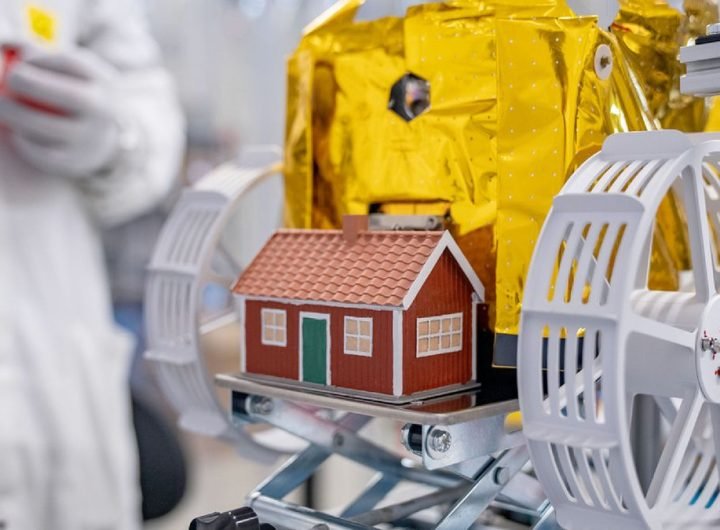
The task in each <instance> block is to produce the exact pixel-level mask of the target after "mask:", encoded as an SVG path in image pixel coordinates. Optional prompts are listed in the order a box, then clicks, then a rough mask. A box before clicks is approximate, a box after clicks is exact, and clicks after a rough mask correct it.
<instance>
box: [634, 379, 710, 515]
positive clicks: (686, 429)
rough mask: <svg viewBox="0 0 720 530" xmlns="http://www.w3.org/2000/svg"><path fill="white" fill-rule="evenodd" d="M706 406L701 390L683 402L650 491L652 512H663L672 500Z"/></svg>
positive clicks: (649, 499)
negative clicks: (673, 490) (674, 488)
mask: <svg viewBox="0 0 720 530" xmlns="http://www.w3.org/2000/svg"><path fill="white" fill-rule="evenodd" d="M704 403H705V402H704V400H703V397H702V395H701V394H700V392H699V391H698V390H693V391H692V392H690V393H689V394H688V396H687V397H685V399H683V402H682V405H681V406H680V410H678V412H677V418H676V419H675V422H674V423H673V425H672V429H671V430H670V435H669V436H668V440H667V442H666V444H665V449H663V452H662V455H661V456H660V461H659V462H658V465H657V469H656V470H655V474H654V476H653V479H652V482H651V483H650V488H649V489H648V494H647V502H648V505H649V506H650V507H651V508H655V507H660V508H663V507H664V506H665V505H666V503H667V501H668V500H669V499H670V495H671V493H672V488H673V485H674V483H675V479H676V477H677V475H678V472H679V470H680V464H681V463H682V460H683V457H684V456H685V451H686V450H687V448H688V445H689V443H690V439H691V437H692V435H693V432H694V431H695V426H696V424H697V421H698V418H699V416H700V412H701V411H702V407H703V404H704Z"/></svg>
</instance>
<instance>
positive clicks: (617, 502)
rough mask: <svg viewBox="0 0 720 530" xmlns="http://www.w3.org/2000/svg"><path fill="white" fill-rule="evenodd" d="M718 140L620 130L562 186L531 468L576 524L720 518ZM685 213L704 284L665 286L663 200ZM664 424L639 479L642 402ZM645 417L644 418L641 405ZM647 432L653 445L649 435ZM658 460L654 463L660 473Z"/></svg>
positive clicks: (543, 280)
mask: <svg viewBox="0 0 720 530" xmlns="http://www.w3.org/2000/svg"><path fill="white" fill-rule="evenodd" d="M718 161H720V136H718V135H685V134H682V133H679V132H677V131H653V132H647V133H630V134H621V135H614V136H611V137H610V138H608V140H607V141H606V142H605V145H604V146H603V149H602V151H601V152H600V153H598V154H597V155H596V156H594V157H593V158H591V159H590V160H589V161H588V162H586V163H585V164H584V165H583V166H582V167H581V168H580V169H579V170H578V171H577V172H576V173H575V174H574V175H573V177H572V178H571V179H570V180H569V181H568V183H567V184H566V185H565V187H564V188H563V190H562V191H561V193H560V194H559V195H558V196H557V197H556V198H555V201H554V203H553V207H552V210H551V211H550V213H549V215H548V217H547V219H546V221H545V225H544V227H543V229H542V233H541V236H540V238H539V241H538V244H537V246H536V248H535V252H534V256H533V260H532V263H531V266H530V271H529V274H528V277H527V282H526V289H525V298H524V300H523V309H522V318H521V327H520V340H519V352H518V355H519V357H518V384H519V391H520V406H521V410H522V414H523V423H524V431H525V434H526V436H527V439H528V444H529V449H530V454H531V458H532V462H533V465H534V467H535V470H536V473H537V475H538V478H539V479H540V482H541V483H542V484H543V487H544V488H545V490H546V493H547V495H548V498H549V499H550V501H551V502H552V503H553V505H554V507H555V509H556V512H557V517H558V522H559V523H560V525H561V526H563V528H566V529H568V530H608V529H612V530H625V529H628V530H631V529H632V530H634V529H638V530H639V529H652V530H661V529H671V528H672V529H675V528H678V529H679V528H683V529H693V530H696V529H703V528H717V527H718V526H720V498H719V497H720V495H719V494H720V482H719V479H718V465H717V464H718V457H719V455H720V408H719V407H720V353H717V352H720V340H718V339H720V296H719V295H718V285H719V283H718V280H719V278H720V274H718V269H717V258H716V256H717V254H716V250H717V249H716V245H715V243H714V241H713V235H715V236H717V235H719V234H720V218H719V217H718V213H719V209H718V206H719V204H720V193H719V190H720V181H718V177H717V175H718V174H719V173H718V167H719V166H718ZM671 190H672V192H673V193H674V196H675V197H676V198H677V200H679V201H680V202H682V204H683V210H684V212H685V215H686V217H687V231H688V235H689V241H690V247H691V248H690V250H691V252H690V253H691V260H692V277H693V280H694V281H693V282H689V283H692V285H691V286H690V287H689V289H688V290H679V291H675V292H669V291H668V292H664V291H651V290H650V289H649V288H648V272H649V269H650V261H651V255H652V252H651V247H652V241H653V233H654V230H655V227H656V216H657V212H658V209H659V208H660V205H661V201H663V199H664V198H665V197H666V196H667V195H668V193H669V192H670V191H671ZM638 396H647V398H648V399H650V400H652V403H654V405H655V407H656V408H657V410H658V411H659V412H660V415H661V417H662V420H663V422H664V425H665V432H664V434H663V436H662V439H663V440H667V441H666V443H664V446H663V445H662V443H660V441H659V440H657V441H654V440H647V439H646V440H645V442H644V443H645V444H647V446H648V447H647V450H648V451H650V450H651V448H650V446H651V445H653V443H652V442H657V443H658V444H659V445H660V447H659V448H658V449H659V450H658V457H657V459H656V460H655V463H656V465H655V467H654V472H652V473H651V474H650V476H648V477H647V480H646V481H644V480H641V479H640V477H639V475H638V472H637V467H636V462H635V460H634V458H633V454H638V451H639V452H640V453H642V451H643V450H644V449H645V448H644V447H643V446H640V447H638V443H637V442H633V437H632V436H631V425H632V424H633V421H635V420H636V419H637V418H634V417H633V402H634V400H635V399H636V398H637V397H638ZM636 416H637V415H636ZM640 444H643V442H642V441H641V442H640ZM651 471H652V470H651Z"/></svg>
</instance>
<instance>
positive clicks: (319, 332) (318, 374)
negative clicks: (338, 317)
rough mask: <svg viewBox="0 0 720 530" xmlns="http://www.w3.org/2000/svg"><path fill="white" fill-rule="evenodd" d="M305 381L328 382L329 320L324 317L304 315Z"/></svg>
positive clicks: (302, 323) (303, 359)
mask: <svg viewBox="0 0 720 530" xmlns="http://www.w3.org/2000/svg"><path fill="white" fill-rule="evenodd" d="M300 318H301V319H302V321H301V325H302V345H301V348H302V363H303V364H302V366H303V381H308V382H309V383H318V384H321V385H325V384H327V357H328V351H327V347H328V339H327V332H328V329H327V326H328V321H327V320H326V319H324V318H315V317H310V316H302V317H300Z"/></svg>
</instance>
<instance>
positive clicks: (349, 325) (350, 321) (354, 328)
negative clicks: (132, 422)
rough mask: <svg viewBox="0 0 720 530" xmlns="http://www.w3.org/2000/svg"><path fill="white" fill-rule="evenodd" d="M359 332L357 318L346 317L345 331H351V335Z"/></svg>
mask: <svg viewBox="0 0 720 530" xmlns="http://www.w3.org/2000/svg"><path fill="white" fill-rule="evenodd" d="M357 332H358V323H357V320H356V319H354V318H346V319H345V333H350V334H351V335H357Z"/></svg>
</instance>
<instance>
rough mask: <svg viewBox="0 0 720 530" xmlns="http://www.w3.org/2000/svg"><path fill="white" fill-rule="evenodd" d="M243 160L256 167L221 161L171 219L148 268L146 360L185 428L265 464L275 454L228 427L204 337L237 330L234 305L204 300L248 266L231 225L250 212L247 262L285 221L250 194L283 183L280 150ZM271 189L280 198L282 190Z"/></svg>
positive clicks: (182, 200) (224, 288)
mask: <svg viewBox="0 0 720 530" xmlns="http://www.w3.org/2000/svg"><path fill="white" fill-rule="evenodd" d="M246 158H249V159H250V160H249V161H250V163H251V165H249V166H242V165H239V164H235V163H228V164H224V165H222V166H220V167H218V168H217V169H215V170H213V171H212V172H211V173H209V174H208V175H207V176H206V177H204V178H202V179H201V180H200V181H199V182H198V183H197V184H196V185H194V186H193V187H191V188H188V189H186V190H185V191H184V192H183V194H182V196H181V198H180V200H179V201H178V203H177V204H176V206H175V207H174V209H173V211H172V213H171V215H170V217H169V219H168V221H167V222H166V224H165V227H164V228H163V231H162V233H161V235H160V238H159V240H158V243H157V244H156V246H155V251H154V253H153V256H152V259H151V262H150V266H149V271H148V280H147V285H146V291H145V314H146V317H145V323H146V329H147V341H148V350H147V352H146V354H145V357H146V359H147V360H148V361H149V362H150V363H151V364H152V365H153V366H154V368H155V373H156V376H157V379H158V383H159V385H160V387H161V388H162V390H163V393H164V394H165V396H166V397H167V399H168V400H169V401H170V403H171V405H172V406H173V407H174V408H175V410H176V412H177V413H178V414H179V423H180V425H181V426H182V427H183V428H184V429H186V430H188V431H191V432H195V433H199V434H203V435H206V436H211V437H215V438H219V439H223V440H226V441H228V442H230V443H232V444H234V445H236V446H237V448H238V450H239V451H240V452H241V453H242V454H243V455H244V456H246V457H248V458H253V459H261V460H266V461H267V460H271V459H274V458H275V457H277V455H278V452H277V450H276V449H274V448H271V447H268V446H267V444H261V443H258V440H257V439H256V437H255V436H251V435H250V434H248V433H247V432H246V431H245V430H243V429H241V428H239V427H237V426H235V425H233V424H232V423H231V421H230V418H229V412H228V410H227V408H226V407H225V406H223V404H222V403H221V402H220V401H219V399H218V397H217V394H216V391H215V385H214V382H213V374H210V373H209V372H208V368H207V362H206V361H207V359H206V352H204V351H203V340H202V338H203V335H205V334H207V333H209V332H211V331H213V330H215V329H217V328H219V327H223V326H232V325H237V323H236V315H235V311H234V310H233V308H232V306H229V307H227V308H226V311H225V312H218V311H217V310H214V311H211V310H209V309H208V307H207V305H206V303H205V302H206V300H205V298H206V295H207V294H208V287H209V286H210V287H211V288H214V289H215V292H216V293H217V292H220V293H222V292H223V291H224V292H227V293H229V289H230V287H231V285H232V283H233V282H234V281H235V280H236V279H237V277H238V275H239V273H240V272H241V269H242V267H243V265H246V264H247V263H238V260H237V259H235V257H234V256H231V255H230V251H229V249H227V248H225V246H224V244H223V237H224V235H225V234H226V230H228V225H229V224H230V225H232V221H233V219H235V217H236V216H237V215H238V214H239V213H240V214H243V213H244V212H238V210H239V209H241V208H242V209H243V210H245V211H248V210H249V211H250V212H251V214H250V217H251V219H249V220H248V219H242V221H244V226H243V227H241V228H242V229H243V230H244V233H245V234H246V235H245V240H244V241H242V242H243V243H244V244H245V246H249V247H251V248H247V249H244V250H245V252H244V253H243V254H248V257H247V259H248V260H249V259H250V258H252V256H253V255H254V253H255V252H256V251H258V250H259V248H260V246H261V245H262V244H263V243H264V241H265V239H266V238H267V237H269V236H270V234H271V233H272V232H273V231H274V230H275V229H276V228H278V227H279V225H280V221H281V211H282V205H281V204H280V203H279V204H278V205H273V204H257V200H258V197H257V196H253V192H254V190H256V189H258V187H259V186H260V185H261V184H263V183H266V182H267V181H268V179H271V178H273V177H275V178H277V179H279V180H280V182H281V176H279V170H280V164H279V158H280V155H279V153H278V152H277V151H275V150H272V151H267V150H264V151H256V152H254V153H249V155H248V156H246ZM276 187H277V186H276ZM273 192H274V196H281V195H282V193H280V190H279V189H277V190H275V189H274V190H273ZM248 199H250V201H248ZM248 229H249V230H248ZM248 239H250V242H249V244H248V241H247V240H248ZM241 250H242V249H241ZM218 265H221V266H220V267H219V266H218ZM238 366H239V359H238Z"/></svg>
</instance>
